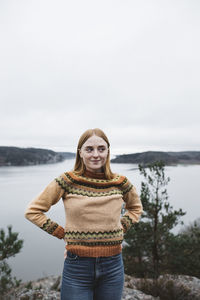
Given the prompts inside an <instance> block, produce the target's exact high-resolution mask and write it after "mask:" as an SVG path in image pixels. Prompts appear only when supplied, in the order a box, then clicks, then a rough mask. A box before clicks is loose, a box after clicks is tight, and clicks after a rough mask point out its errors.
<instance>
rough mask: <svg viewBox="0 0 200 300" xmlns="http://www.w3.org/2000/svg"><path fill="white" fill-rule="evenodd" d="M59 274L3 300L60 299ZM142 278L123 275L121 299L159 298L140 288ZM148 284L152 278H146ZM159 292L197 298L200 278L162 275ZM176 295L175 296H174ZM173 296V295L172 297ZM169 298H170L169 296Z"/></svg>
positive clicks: (23, 286) (187, 299)
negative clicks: (123, 282) (169, 292)
mask: <svg viewBox="0 0 200 300" xmlns="http://www.w3.org/2000/svg"><path fill="white" fill-rule="evenodd" d="M60 282H61V276H49V277H45V278H41V279H38V280H36V281H31V282H28V283H23V284H21V285H20V286H19V287H18V288H16V289H15V290H12V291H10V292H9V294H7V295H6V296H5V297H4V300H39V299H42V300H60ZM142 282H144V280H143V279H140V278H135V277H132V276H129V275H125V284H124V290H123V297H122V300H159V299H160V298H159V297H153V296H151V295H147V294H145V293H143V292H142V291H141V290H140V286H141V283H142ZM145 282H146V283H148V284H149V285H150V286H151V285H152V284H153V280H152V279H146V280H145ZM159 287H160V291H161V293H165V292H166V294H167V293H168V290H170V291H171V292H172V293H173V299H181V300H191V299H192V300H199V299H200V279H198V278H196V277H191V276H186V275H162V276H160V277H159V278H158V288H159ZM176 295H177V297H176ZM174 296H175V297H174ZM169 299H170V298H169Z"/></svg>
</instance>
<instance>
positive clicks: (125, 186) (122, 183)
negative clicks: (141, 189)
mask: <svg viewBox="0 0 200 300" xmlns="http://www.w3.org/2000/svg"><path fill="white" fill-rule="evenodd" d="M117 175H118V178H119V179H118V181H119V187H120V189H121V191H122V192H123V194H126V193H127V192H129V191H130V190H131V188H132V187H133V185H132V183H131V182H130V180H129V179H128V178H127V177H126V176H124V175H120V174H117Z"/></svg>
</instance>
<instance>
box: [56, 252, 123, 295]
mask: <svg viewBox="0 0 200 300" xmlns="http://www.w3.org/2000/svg"><path fill="white" fill-rule="evenodd" d="M123 286H124V265H123V260H122V253H120V254H117V255H113V256H108V257H80V256H78V255H76V254H73V253H71V252H70V251H67V257H66V259H65V262H64V268H63V275H62V285H61V300H121V297H122V291H123Z"/></svg>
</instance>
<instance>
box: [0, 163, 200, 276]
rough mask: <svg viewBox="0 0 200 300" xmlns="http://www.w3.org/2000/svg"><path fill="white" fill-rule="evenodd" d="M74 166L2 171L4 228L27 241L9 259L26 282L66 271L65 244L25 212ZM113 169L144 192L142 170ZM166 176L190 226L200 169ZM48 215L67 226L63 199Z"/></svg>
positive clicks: (169, 171)
mask: <svg viewBox="0 0 200 300" xmlns="http://www.w3.org/2000/svg"><path fill="white" fill-rule="evenodd" d="M73 165H74V160H66V161H64V162H62V163H57V164H52V165H40V166H28V167H1V168H0V228H4V229H6V227H7V225H9V224H11V225H12V226H13V230H14V231H16V232H19V238H21V239H23V240H24V246H23V249H22V251H21V253H20V254H17V255H16V257H15V258H10V259H9V264H10V265H11V267H12V270H13V275H15V276H17V277H18V278H21V279H22V280H23V281H28V280H32V279H37V278H40V277H43V276H48V275H59V274H61V272H62V267H63V252H64V242H63V241H60V240H59V239H57V238H55V237H52V236H50V235H49V234H47V233H46V232H43V231H42V230H41V229H40V228H38V227H36V226H35V225H33V224H32V223H31V222H29V221H28V220H26V219H25V218H24V210H25V207H26V205H27V204H28V202H30V201H31V199H33V198H34V197H35V196H36V195H37V194H38V193H39V192H40V191H41V190H43V188H44V187H45V186H46V185H47V184H48V183H49V182H50V181H51V180H52V179H53V178H55V177H57V176H58V175H60V174H61V173H63V172H64V171H69V170H71V169H72V167H73ZM111 167H112V170H113V171H114V172H117V173H120V174H123V175H125V176H127V177H128V178H129V179H130V180H131V182H132V183H133V184H134V185H135V186H136V188H137V190H138V192H139V191H140V183H141V180H142V177H141V176H140V175H139V171H138V170H131V169H132V168H134V167H136V166H134V165H131V164H112V166H111ZM166 175H168V176H169V177H170V179H171V181H170V183H169V184H168V188H167V190H168V195H169V201H170V203H171V205H172V206H173V207H174V208H175V209H178V208H182V209H183V210H184V211H186V212H187V214H186V215H185V216H184V217H183V218H182V220H183V221H184V223H185V224H189V222H191V221H193V220H195V219H197V218H198V217H200V213H199V212H200V201H199V200H200V199H199V198H200V196H199V178H200V166H177V167H166ZM47 215H48V216H49V217H50V218H51V219H53V220H54V221H56V222H58V223H59V224H60V225H63V226H64V223H65V216H64V210H63V203H62V200H61V201H59V202H58V203H57V204H56V205H55V206H53V207H52V208H51V210H50V211H49V212H48V213H47ZM177 230H178V228H177Z"/></svg>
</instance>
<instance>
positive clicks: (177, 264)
mask: <svg viewBox="0 0 200 300" xmlns="http://www.w3.org/2000/svg"><path fill="white" fill-rule="evenodd" d="M168 262H169V265H170V269H171V270H172V272H173V273H174V274H184V275H190V276H195V277H198V278H200V219H198V220H196V221H194V222H193V223H192V224H191V225H189V226H187V227H186V228H185V229H184V230H182V232H180V233H179V234H177V235H176V236H174V237H173V238H172V240H171V243H170V245H169V256H168Z"/></svg>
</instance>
